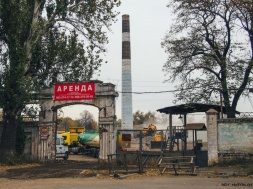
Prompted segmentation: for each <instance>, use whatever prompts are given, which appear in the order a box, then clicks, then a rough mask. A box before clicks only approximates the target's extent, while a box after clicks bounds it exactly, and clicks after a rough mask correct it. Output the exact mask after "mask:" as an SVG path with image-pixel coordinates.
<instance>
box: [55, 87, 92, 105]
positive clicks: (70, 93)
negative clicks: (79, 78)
mask: <svg viewBox="0 0 253 189" xmlns="http://www.w3.org/2000/svg"><path fill="white" fill-rule="evenodd" d="M94 98H95V83H61V84H55V85H54V100H56V101H63V100H93V99H94Z"/></svg>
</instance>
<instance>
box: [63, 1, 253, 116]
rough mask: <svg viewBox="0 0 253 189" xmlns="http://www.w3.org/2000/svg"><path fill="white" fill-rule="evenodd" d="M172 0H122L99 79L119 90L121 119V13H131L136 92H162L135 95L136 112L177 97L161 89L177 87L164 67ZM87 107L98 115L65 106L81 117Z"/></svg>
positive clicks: (243, 105)
mask: <svg viewBox="0 0 253 189" xmlns="http://www.w3.org/2000/svg"><path fill="white" fill-rule="evenodd" d="M168 2H169V0H159V1H158V0H122V4H121V6H120V7H119V8H118V9H117V10H118V11H119V12H120V15H119V16H118V21H117V22H116V23H115V24H113V26H112V27H111V29H112V32H111V33H110V32H109V33H108V36H109V44H108V45H106V49H107V53H106V54H105V60H107V61H108V63H107V64H103V65H102V67H101V68H100V70H101V73H100V75H95V76H94V78H93V79H98V80H101V81H103V82H104V83H108V82H109V83H113V84H115V85H116V90H117V91H118V92H119V97H118V98H117V99H116V115H117V118H121V93H120V92H121V81H122V80H121V73H122V71H121V69H122V68H121V65H122V60H121V51H122V49H121V48H122V15H124V14H128V15H129V16H130V39H131V65H132V91H133V92H161V93H156V94H133V112H136V111H137V110H140V111H142V112H144V113H146V112H148V111H151V112H156V110H157V109H160V108H164V107H167V106H173V105H174V104H173V100H174V99H175V98H174V96H173V94H172V93H162V91H170V90H174V87H173V84H171V83H164V80H166V76H165V73H164V72H163V71H162V66H163V64H164V63H165V62H166V59H167V54H166V53H165V52H164V49H163V48H162V47H161V41H162V38H163V37H164V36H165V34H166V32H167V31H168V30H169V28H170V24H171V23H172V19H173V15H172V12H171V11H170V9H169V8H167V6H166V5H167V4H168ZM237 109H238V110H239V111H244V112H247V111H248V112H252V111H253V108H252V106H251V104H250V102H249V100H248V99H247V98H246V99H242V100H241V102H240V104H239V105H238V108H237ZM83 110H88V111H90V112H92V113H93V114H95V116H97V114H96V112H97V109H96V108H92V107H90V106H89V107H87V106H85V107H84V106H71V107H68V108H65V111H64V112H65V114H64V116H70V117H72V118H74V119H75V118H78V117H80V111H83Z"/></svg>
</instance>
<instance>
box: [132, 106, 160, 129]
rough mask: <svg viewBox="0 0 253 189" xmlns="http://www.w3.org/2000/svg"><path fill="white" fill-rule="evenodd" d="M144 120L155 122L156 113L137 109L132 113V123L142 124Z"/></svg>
mask: <svg viewBox="0 0 253 189" xmlns="http://www.w3.org/2000/svg"><path fill="white" fill-rule="evenodd" d="M146 122H152V123H155V122H156V114H155V113H152V112H150V111H149V112H147V113H144V112H141V111H140V110H137V111H136V112H135V113H134V114H133V124H134V125H139V124H144V123H146Z"/></svg>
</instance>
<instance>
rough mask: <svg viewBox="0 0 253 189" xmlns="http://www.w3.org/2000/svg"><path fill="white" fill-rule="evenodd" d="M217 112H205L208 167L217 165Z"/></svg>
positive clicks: (212, 110)
mask: <svg viewBox="0 0 253 189" xmlns="http://www.w3.org/2000/svg"><path fill="white" fill-rule="evenodd" d="M217 119H218V112H217V111H216V110H214V109H210V110H208V111H207V112H206V123H207V147H208V166H210V165H213V164H215V163H218V123H217Z"/></svg>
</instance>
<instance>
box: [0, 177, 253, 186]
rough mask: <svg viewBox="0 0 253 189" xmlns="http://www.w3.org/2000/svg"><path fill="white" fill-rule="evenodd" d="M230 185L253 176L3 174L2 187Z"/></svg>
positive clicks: (247, 181) (251, 182)
mask: <svg viewBox="0 0 253 189" xmlns="http://www.w3.org/2000/svg"><path fill="white" fill-rule="evenodd" d="M46 188H48V189H81V188H87V189H107V188H108V189H149V188H150V189H163V188H172V189H188V188H189V189H193V188H194V189H203V188H205V189H212V188H214V189H227V188H244V189H247V188H248V189H252V188H253V178H249V177H247V178H239V177H238V178H235V177H231V178H206V177H204V178H203V177H192V176H190V177H189V176H175V177H148V178H147V177H146V178H137V179H115V178H109V177H108V179H102V180H101V179H99V178H53V179H50V178H49V179H34V180H13V179H2V178H0V189H46Z"/></svg>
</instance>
